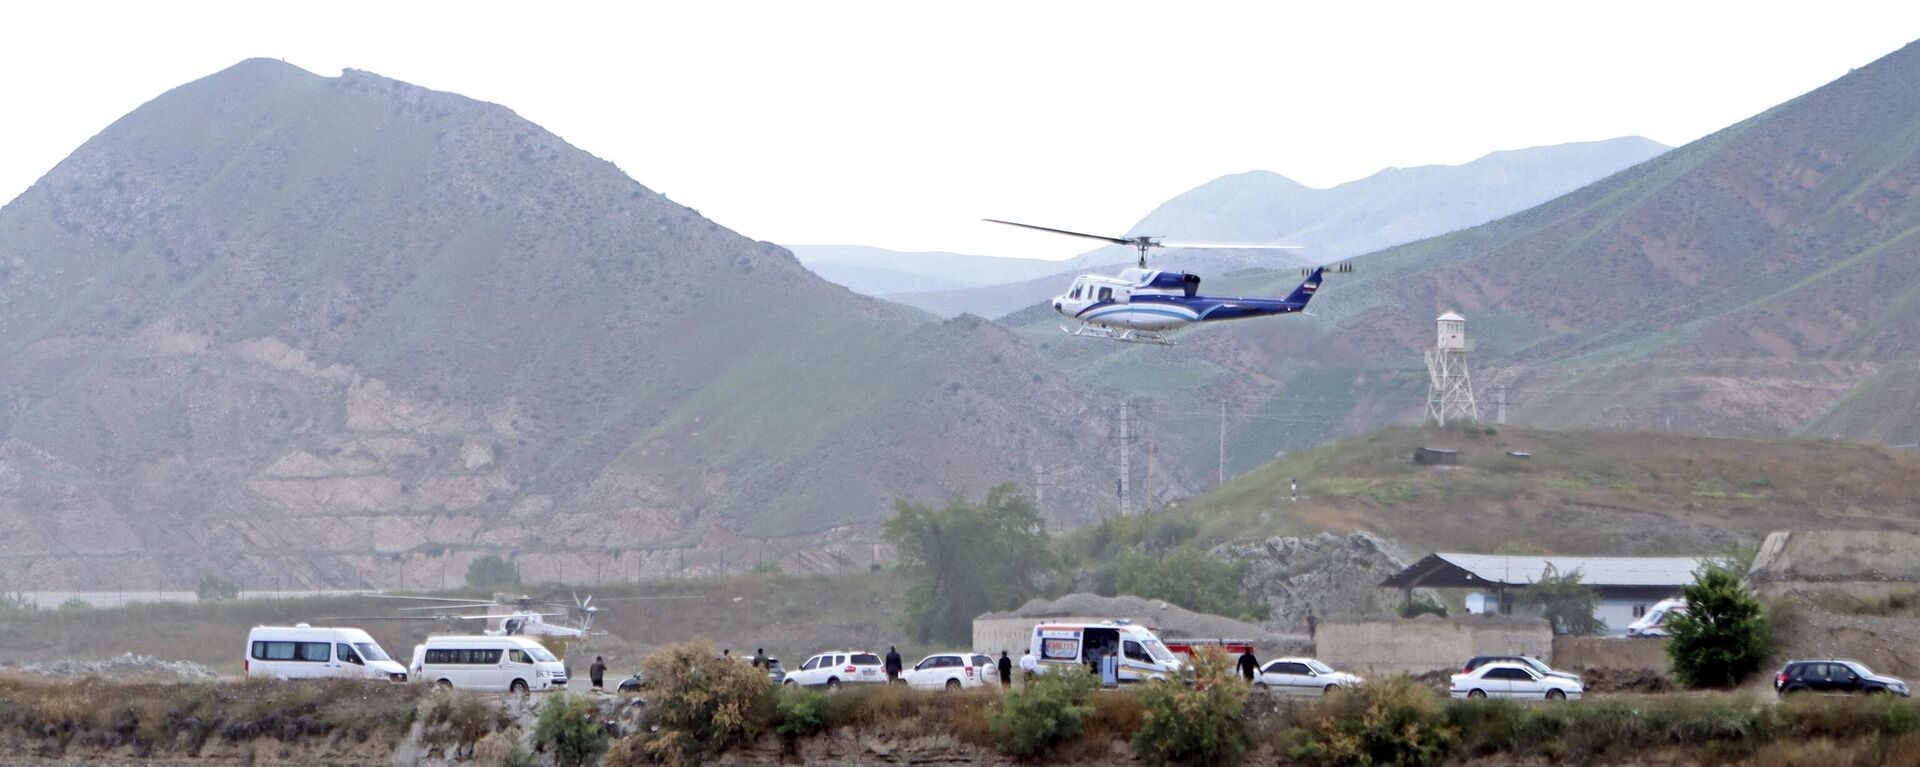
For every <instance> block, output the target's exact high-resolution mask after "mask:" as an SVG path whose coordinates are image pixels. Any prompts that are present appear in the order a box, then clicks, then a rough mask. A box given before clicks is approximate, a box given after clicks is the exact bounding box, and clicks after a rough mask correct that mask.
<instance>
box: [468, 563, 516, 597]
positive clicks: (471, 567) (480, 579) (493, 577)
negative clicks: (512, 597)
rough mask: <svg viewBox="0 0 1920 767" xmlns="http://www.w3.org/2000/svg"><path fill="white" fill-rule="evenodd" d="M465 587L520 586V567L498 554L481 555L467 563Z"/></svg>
mask: <svg viewBox="0 0 1920 767" xmlns="http://www.w3.org/2000/svg"><path fill="white" fill-rule="evenodd" d="M467 585H468V586H472V587H474V588H476V589H491V588H499V587H501V586H518V585H520V566H519V565H516V564H514V563H512V562H509V561H507V559H506V557H502V556H500V555H499V554H482V555H480V556H478V557H474V558H473V561H472V562H468V563H467Z"/></svg>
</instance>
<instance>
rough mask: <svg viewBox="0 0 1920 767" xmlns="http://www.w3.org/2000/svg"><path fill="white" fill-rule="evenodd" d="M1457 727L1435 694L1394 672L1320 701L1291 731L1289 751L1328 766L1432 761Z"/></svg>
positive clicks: (1440, 757)
mask: <svg viewBox="0 0 1920 767" xmlns="http://www.w3.org/2000/svg"><path fill="white" fill-rule="evenodd" d="M1457 735H1458V731H1457V730H1455V729H1454V727H1453V726H1452V725H1451V724H1449V723H1448V721H1447V707H1446V706H1445V705H1444V704H1443V703H1442V702H1441V701H1440V698H1439V696H1437V695H1435V694H1434V693H1433V691H1432V690H1429V689H1427V688H1425V687H1423V686H1421V685H1420V683H1418V682H1415V681H1414V680H1413V678H1412V677H1408V676H1405V675H1401V676H1396V677H1394V678H1392V679H1388V680H1386V681H1382V682H1375V683H1373V684H1368V685H1365V686H1362V687H1359V688H1357V689H1354V690H1350V691H1347V692H1344V693H1342V694H1340V695H1336V696H1333V697H1331V698H1326V699H1323V700H1321V701H1320V702H1319V703H1318V704H1317V705H1314V706H1311V707H1309V708H1307V710H1306V711H1305V712H1304V715H1303V716H1302V718H1301V720H1300V724H1299V726H1298V728H1296V729H1295V730H1294V731H1293V732H1292V733H1291V737H1292V739H1293V748H1292V751H1293V755H1294V756H1295V757H1296V758H1300V759H1305V760H1309V761H1313V762H1317V763H1320V764H1329V765H1349V764H1368V765H1405V766H1409V767H1411V766H1414V765H1436V764H1440V763H1441V761H1442V760H1444V759H1445V758H1446V756H1447V749H1448V747H1449V746H1451V745H1452V744H1453V742H1454V740H1455V738H1456V736H1457Z"/></svg>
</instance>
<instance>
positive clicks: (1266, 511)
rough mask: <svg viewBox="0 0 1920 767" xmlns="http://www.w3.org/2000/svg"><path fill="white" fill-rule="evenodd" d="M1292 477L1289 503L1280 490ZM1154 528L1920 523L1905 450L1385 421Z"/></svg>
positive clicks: (1450, 547)
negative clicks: (1425, 458) (1453, 458)
mask: <svg viewBox="0 0 1920 767" xmlns="http://www.w3.org/2000/svg"><path fill="white" fill-rule="evenodd" d="M1419 447H1437V448H1446V449H1453V450H1456V451H1458V454H1459V459H1460V463H1459V466H1457V467H1429V466H1420V465H1416V464H1414V463H1413V461H1412V458H1413V453H1414V450H1415V449H1416V448H1419ZM1515 452H1519V453H1527V454H1529V457H1524V458H1523V457H1517V456H1514V455H1512V454H1511V453H1515ZM1296 479H1297V480H1298V481H1299V483H1300V495H1301V496H1302V498H1301V499H1300V500H1298V501H1294V500H1291V495H1290V489H1289V488H1290V486H1289V482H1290V481H1291V480H1296ZM1166 519H1169V520H1185V521H1187V522H1191V523H1192V529H1195V530H1197V531H1198V535H1199V537H1200V539H1201V540H1202V541H1205V542H1218V541H1226V540H1233V539H1241V538H1249V537H1258V536H1265V535H1297V534H1303V533H1311V532H1319V531H1333V532H1349V531H1354V530H1369V531H1372V532H1376V533H1379V534H1381V535H1384V536H1386V537H1388V538H1390V539H1392V540H1394V541H1396V542H1398V543H1399V544H1400V545H1401V546H1402V547H1404V548H1405V549H1407V550H1408V551H1409V552H1410V553H1412V554H1414V555H1416V556H1418V555H1419V554H1422V553H1425V552H1429V551H1478V552H1487V551H1508V552H1514V553H1556V554H1592V555H1607V554H1614V555H1676V556H1677V555H1701V554H1711V553H1714V552H1717V551H1721V550H1724V549H1725V548H1726V547H1728V546H1730V545H1732V544H1734V543H1757V542H1758V541H1759V539H1760V538H1762V537H1764V536H1765V535H1766V534H1767V533H1768V532H1770V531H1773V530H1780V529H1789V528H1793V529H1809V528H1813V529H1873V530H1878V529H1888V530H1893V529H1897V530H1916V529H1920V453H1915V452H1911V451H1907V450H1898V449H1890V448H1883V447H1872V446H1866V445H1858V444H1848V443H1836V442H1826V441H1813V440H1762V439H1733V438H1708V437H1692V436H1680V435H1672V434H1660V433H1649V432H1612V431H1542V430H1535V429H1518V428H1502V429H1498V430H1496V432H1495V433H1492V434H1489V433H1487V432H1486V431H1484V430H1468V429H1456V428H1448V429H1440V428H1436V427H1424V428H1408V427H1396V428H1391V429H1386V430H1383V431H1379V432H1375V433H1372V434H1369V435H1366V436H1362V437H1356V438H1352V439H1348V440H1343V441H1340V442H1335V443H1332V444H1329V445H1325V446H1323V447H1319V448H1316V449H1314V450H1310V451H1307V452H1303V453H1300V454H1297V455H1293V456H1289V457H1287V458H1285V459H1282V460H1278V461H1273V462H1271V463H1268V464H1267V465H1265V466H1262V467H1260V468H1258V469H1255V470H1253V471H1251V472H1248V473H1246V474H1245V475H1242V476H1240V477H1237V478H1235V479H1233V480H1232V481H1230V482H1228V483H1227V484H1226V485H1225V486H1222V487H1220V488H1218V489H1216V490H1214V491H1212V492H1210V493H1208V494H1206V495H1204V496H1201V497H1199V498H1196V499H1193V500H1191V501H1187V502H1183V503H1181V504H1180V505H1179V507H1178V508H1177V509H1175V510H1173V511H1171V512H1168V513H1167V515H1166ZM1176 526H1177V525H1176Z"/></svg>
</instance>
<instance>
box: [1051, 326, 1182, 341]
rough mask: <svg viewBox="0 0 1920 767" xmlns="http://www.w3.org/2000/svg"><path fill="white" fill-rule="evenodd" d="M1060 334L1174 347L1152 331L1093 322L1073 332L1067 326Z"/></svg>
mask: <svg viewBox="0 0 1920 767" xmlns="http://www.w3.org/2000/svg"><path fill="white" fill-rule="evenodd" d="M1060 332H1062V333H1065V334H1067V335H1070V336H1080V337H1083V338H1104V339H1107V340H1108V341H1123V342H1126V343H1130V344H1153V345H1155V346H1172V345H1173V341H1170V340H1168V339H1167V337H1166V336H1165V335H1162V334H1160V333H1157V332H1154V331H1151V330H1132V329H1128V330H1118V329H1115V328H1110V327H1107V326H1105V325H1095V324H1093V323H1091V322H1082V323H1080V327H1078V328H1074V329H1072V330H1068V329H1067V328H1066V327H1065V326H1062V327H1061V328H1060Z"/></svg>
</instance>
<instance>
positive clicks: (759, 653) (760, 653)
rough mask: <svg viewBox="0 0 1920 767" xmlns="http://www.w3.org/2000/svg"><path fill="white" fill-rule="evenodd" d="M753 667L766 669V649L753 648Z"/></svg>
mask: <svg viewBox="0 0 1920 767" xmlns="http://www.w3.org/2000/svg"><path fill="white" fill-rule="evenodd" d="M753 667H754V668H766V667H767V648H765V647H755V648H753Z"/></svg>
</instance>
